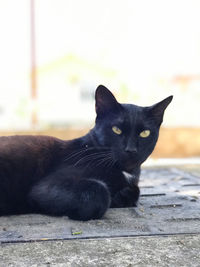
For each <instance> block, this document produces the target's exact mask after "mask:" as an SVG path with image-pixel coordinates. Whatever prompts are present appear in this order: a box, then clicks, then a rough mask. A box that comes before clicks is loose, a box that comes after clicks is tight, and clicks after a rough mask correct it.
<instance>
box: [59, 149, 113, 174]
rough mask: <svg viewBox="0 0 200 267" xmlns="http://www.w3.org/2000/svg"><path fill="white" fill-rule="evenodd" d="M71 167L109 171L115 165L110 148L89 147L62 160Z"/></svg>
mask: <svg viewBox="0 0 200 267" xmlns="http://www.w3.org/2000/svg"><path fill="white" fill-rule="evenodd" d="M64 162H65V163H67V162H68V163H69V164H70V165H71V166H73V167H77V166H81V167H82V168H84V169H88V168H90V169H92V168H106V169H107V170H110V169H111V168H112V167H113V166H114V165H115V163H116V160H114V159H113V152H112V151H111V149H110V148H107V147H104V148H101V147H90V148H82V149H79V150H76V151H74V152H73V153H71V154H70V155H69V156H68V157H66V158H65V159H64Z"/></svg>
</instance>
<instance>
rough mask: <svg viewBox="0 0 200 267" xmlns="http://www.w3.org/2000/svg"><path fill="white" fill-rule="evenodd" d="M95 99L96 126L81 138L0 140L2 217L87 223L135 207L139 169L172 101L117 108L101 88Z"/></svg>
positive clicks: (40, 137)
mask: <svg viewBox="0 0 200 267" xmlns="http://www.w3.org/2000/svg"><path fill="white" fill-rule="evenodd" d="M95 99H96V112H97V117H96V124H95V127H94V128H93V129H92V130H91V131H90V132H89V133H88V134H87V135H85V136H83V137H81V138H78V139H74V140H70V141H63V140H60V139H57V138H54V137H47V136H11V137H1V138H0V215H8V214H21V213H30V212H34V213H44V214H50V215H55V216H60V215H67V216H69V217H70V218H72V219H76V220H89V219H98V218H101V217H102V216H103V215H104V213H105V212H106V210H107V209H108V208H109V207H116V208H117V207H131V206H136V204H137V201H138V198H139V188H138V181H139V174H140V166H141V164H142V163H143V162H144V161H145V160H146V159H147V157H148V156H149V155H150V154H151V153H152V151H153V149H154V147H155V144H156V142H157V139H158V133H159V128H160V125H161V123H162V120H163V114H164V110H165V108H166V107H167V106H168V104H169V103H170V102H171V100H172V96H170V97H168V98H166V99H165V100H163V101H161V102H159V103H158V104H155V105H153V106H151V107H140V106H136V105H130V104H119V103H118V102H117V100H116V99H115V97H114V96H113V95H112V93H111V92H110V91H109V90H108V89H107V88H105V87H104V86H102V85H100V86H99V87H98V88H97V90H96V95H95ZM113 126H115V127H118V128H119V129H120V130H121V134H116V133H115V132H114V131H113V129H112V127H113ZM144 130H150V135H149V136H148V137H147V138H142V137H140V133H141V132H142V131H144Z"/></svg>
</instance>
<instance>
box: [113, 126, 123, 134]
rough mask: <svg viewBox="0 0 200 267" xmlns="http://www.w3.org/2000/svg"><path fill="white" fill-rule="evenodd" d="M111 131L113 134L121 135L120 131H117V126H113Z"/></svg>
mask: <svg viewBox="0 0 200 267" xmlns="http://www.w3.org/2000/svg"><path fill="white" fill-rule="evenodd" d="M112 130H113V132H114V133H116V134H118V135H119V134H121V133H122V130H121V129H119V128H118V127H117V126H113V127H112Z"/></svg>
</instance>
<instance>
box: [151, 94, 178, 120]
mask: <svg viewBox="0 0 200 267" xmlns="http://www.w3.org/2000/svg"><path fill="white" fill-rule="evenodd" d="M172 99H173V96H172V95H171V96H169V97H167V98H165V99H164V100H162V101H161V102H159V103H157V104H155V105H153V106H151V107H149V108H150V112H151V116H153V118H154V119H155V120H156V122H157V123H158V124H159V125H160V124H161V123H162V121H163V115H164V111H165V109H166V108H167V106H168V105H169V104H170V103H171V101H172Z"/></svg>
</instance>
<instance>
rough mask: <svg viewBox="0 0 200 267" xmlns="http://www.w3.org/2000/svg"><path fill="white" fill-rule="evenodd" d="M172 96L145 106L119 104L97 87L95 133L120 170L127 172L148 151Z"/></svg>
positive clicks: (156, 136)
mask: <svg viewBox="0 0 200 267" xmlns="http://www.w3.org/2000/svg"><path fill="white" fill-rule="evenodd" d="M172 98H173V96H169V97H168V98H166V99H164V100H162V101H161V102H159V103H157V104H154V105H153V106H149V107H140V106H136V105H132V104H120V103H118V102H117V100H116V99H115V97H114V96H113V94H112V93H111V92H110V91H109V90H108V89H107V88H106V87H104V86H103V85H100V86H98V88H97V89H96V93H95V100H96V113H97V117H96V125H95V127H94V132H95V136H96V139H97V141H98V143H99V144H100V146H102V147H109V148H110V149H111V151H112V156H113V158H114V160H115V161H116V162H117V163H118V165H119V166H120V168H121V169H122V170H124V171H128V172H131V171H132V170H133V169H134V168H135V167H136V166H139V165H140V164H141V163H142V162H144V161H145V160H146V159H147V157H148V156H149V155H150V154H151V153H152V151H153V149H154V147H155V145H156V142H157V139H158V133H159V128H160V125H161V123H162V121H163V115H164V111H165V109H166V107H167V106H168V105H169V103H170V102H171V101H172Z"/></svg>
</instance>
